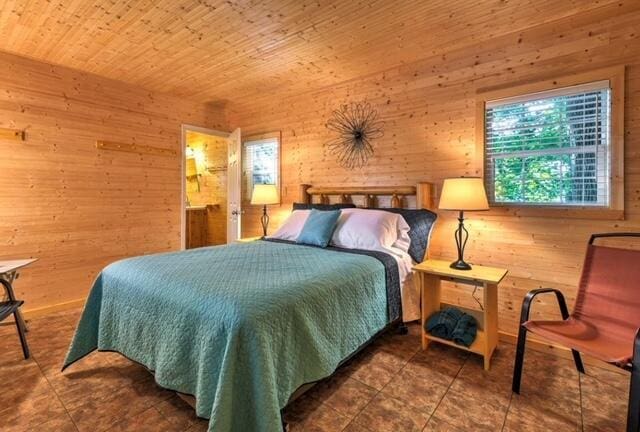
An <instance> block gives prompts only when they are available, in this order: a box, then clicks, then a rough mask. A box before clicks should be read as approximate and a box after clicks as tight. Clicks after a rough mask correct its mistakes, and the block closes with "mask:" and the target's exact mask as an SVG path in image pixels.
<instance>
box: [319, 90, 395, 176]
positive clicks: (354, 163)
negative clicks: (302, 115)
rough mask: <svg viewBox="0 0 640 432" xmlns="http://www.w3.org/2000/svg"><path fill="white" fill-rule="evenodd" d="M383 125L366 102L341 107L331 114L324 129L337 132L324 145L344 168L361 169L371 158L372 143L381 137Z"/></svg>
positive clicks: (375, 112)
mask: <svg viewBox="0 0 640 432" xmlns="http://www.w3.org/2000/svg"><path fill="white" fill-rule="evenodd" d="M383 126H384V122H382V121H380V120H378V112H377V111H376V110H374V109H373V108H371V104H369V103H367V102H358V103H351V104H348V105H342V107H340V109H337V110H335V111H333V113H332V115H331V118H330V119H329V121H328V122H327V129H329V130H330V131H332V132H335V133H337V136H336V137H335V138H333V139H332V140H331V141H330V142H329V143H328V144H327V145H328V148H329V151H330V152H331V153H332V154H334V155H336V156H337V157H338V161H339V162H340V165H342V166H343V167H345V168H349V169H353V168H362V167H363V166H364V165H366V163H367V161H368V160H369V158H370V157H371V156H372V155H373V145H372V140H374V139H377V138H381V137H382V136H383V135H384V133H383V131H382V128H383Z"/></svg>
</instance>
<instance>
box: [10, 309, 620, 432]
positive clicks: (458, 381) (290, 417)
mask: <svg viewBox="0 0 640 432" xmlns="http://www.w3.org/2000/svg"><path fill="white" fill-rule="evenodd" d="M78 316H79V311H77V310H73V311H67V312H64V313H58V314H55V315H50V316H47V317H45V318H41V319H37V320H32V321H30V323H29V327H30V331H29V333H28V339H29V343H30V345H31V349H32V354H33V357H32V359H31V360H28V361H25V360H24V359H22V356H21V350H20V344H19V341H18V337H17V335H16V334H15V328H14V327H12V326H10V327H8V326H2V327H0V383H2V387H3V389H2V391H1V392H0V430H1V431H5V432H9V431H39V432H40V431H43V432H44V431H62V432H66V431H73V432H75V431H80V432H84V431H87V432H101V431H110V432H114V431H190V432H192V431H205V430H206V429H207V422H206V420H201V419H198V418H196V417H195V415H194V412H193V410H192V409H191V408H190V407H189V406H188V405H187V404H186V403H185V402H183V401H182V400H181V399H179V398H178V397H177V396H175V394H174V393H172V392H170V391H167V390H164V389H161V388H159V387H158V386H156V385H155V383H154V381H153V378H152V376H151V375H150V374H149V373H148V372H147V371H146V370H145V369H144V368H143V367H141V366H139V365H137V364H135V363H132V362H130V361H129V360H127V359H125V358H123V357H122V356H120V355H119V354H115V353H93V354H91V355H90V356H88V357H87V358H85V359H83V360H81V361H80V362H78V363H77V364H75V365H74V366H73V367H71V368H69V369H68V370H67V371H65V372H64V373H61V372H60V366H61V364H62V360H63V358H64V355H65V354H66V350H67V347H68V345H69V341H70V339H71V336H72V334H73V330H74V327H75V323H76V320H77V319H78ZM513 356H514V347H513V346H512V345H509V344H502V345H501V346H500V347H499V350H498V351H497V352H496V354H495V357H494V360H493V363H492V368H491V371H489V372H485V371H484V370H483V369H482V361H481V359H480V357H476V356H474V355H467V354H466V353H463V352H461V351H459V350H455V349H453V348H449V347H444V346H439V345H437V344H434V345H432V346H431V347H430V348H429V350H427V351H424V352H423V351H421V350H420V338H419V336H418V326H415V325H414V326H411V328H410V334H409V335H406V336H400V335H387V336H384V337H382V338H381V339H379V340H378V341H377V342H375V343H374V344H373V345H372V346H371V347H369V348H368V349H366V350H365V351H364V352H362V353H361V354H360V355H358V356H357V357H355V358H354V359H353V360H352V361H350V362H349V363H348V364H347V365H345V366H344V367H343V368H341V369H340V370H339V371H338V372H337V373H336V374H335V375H334V376H333V377H332V378H331V379H328V380H325V381H323V382H321V383H320V384H318V385H316V386H315V387H314V388H313V389H312V390H310V391H309V392H308V393H306V394H305V395H303V396H302V397H301V398H300V399H298V400H297V401H295V402H294V403H293V404H291V405H290V406H289V407H288V408H287V409H286V410H285V418H286V420H287V421H288V422H289V425H290V427H289V429H290V430H291V431H313V432H322V431H345V432H365V431H389V432H392V431H393V432H398V431H400V432H402V431H485V430H486V431H498V430H502V431H536V432H537V431H553V432H564V431H581V430H583V431H620V432H623V431H624V429H625V426H624V425H625V419H626V403H627V392H628V376H626V375H621V374H617V373H614V372H611V371H608V370H605V369H601V368H596V367H589V366H587V374H586V375H583V376H579V374H578V373H577V372H576V371H575V369H574V367H573V364H572V363H571V362H570V361H568V360H565V359H560V358H557V357H552V356H549V355H545V354H541V353H538V352H535V351H529V352H528V353H527V356H526V361H525V372H524V377H523V383H522V394H521V395H520V396H518V395H515V394H512V393H511V390H510V388H511V373H512V365H513Z"/></svg>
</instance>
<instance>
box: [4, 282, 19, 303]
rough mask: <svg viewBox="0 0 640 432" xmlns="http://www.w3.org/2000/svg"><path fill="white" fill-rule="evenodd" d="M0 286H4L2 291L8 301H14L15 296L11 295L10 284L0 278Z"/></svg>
mask: <svg viewBox="0 0 640 432" xmlns="http://www.w3.org/2000/svg"><path fill="white" fill-rule="evenodd" d="M0 285H3V286H4V290H5V292H6V293H7V297H9V301H15V300H16V296H15V294H13V289H12V288H11V284H10V283H9V282H8V281H6V280H4V279H2V278H0Z"/></svg>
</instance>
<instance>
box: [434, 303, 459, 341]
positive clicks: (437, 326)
mask: <svg viewBox="0 0 640 432" xmlns="http://www.w3.org/2000/svg"><path fill="white" fill-rule="evenodd" d="M463 315H464V312H462V311H461V310H460V309H456V308H452V307H448V308H444V309H442V310H441V311H438V312H436V313H434V314H433V315H431V316H430V317H429V319H428V320H427V322H426V324H425V330H426V331H427V332H429V333H431V334H432V335H434V336H435V337H439V338H442V339H447V340H451V338H452V336H453V330H454V329H455V328H456V324H457V323H458V321H459V320H460V318H462V316H463Z"/></svg>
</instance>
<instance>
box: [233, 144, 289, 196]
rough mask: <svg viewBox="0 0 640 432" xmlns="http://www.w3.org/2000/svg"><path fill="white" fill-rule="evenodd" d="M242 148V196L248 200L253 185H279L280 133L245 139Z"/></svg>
mask: <svg viewBox="0 0 640 432" xmlns="http://www.w3.org/2000/svg"><path fill="white" fill-rule="evenodd" d="M242 147H243V148H242V153H243V154H242V178H243V194H242V196H243V197H245V199H247V200H248V199H250V198H251V191H253V185H255V184H274V185H279V184H280V178H279V177H280V133H269V134H262V135H256V136H251V137H247V138H246V139H245V140H244V142H243V144H242Z"/></svg>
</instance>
